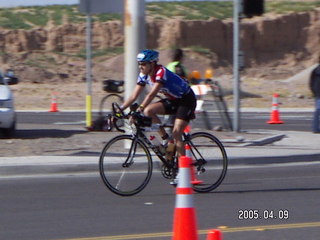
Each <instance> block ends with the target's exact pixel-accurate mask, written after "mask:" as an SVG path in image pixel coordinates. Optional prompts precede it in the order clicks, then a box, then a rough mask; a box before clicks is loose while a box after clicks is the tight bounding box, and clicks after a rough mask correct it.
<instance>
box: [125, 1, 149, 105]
mask: <svg viewBox="0 0 320 240" xmlns="http://www.w3.org/2000/svg"><path fill="white" fill-rule="evenodd" d="M124 11H125V12H124V25H125V29H124V30H125V44H124V45H125V61H124V64H125V69H124V79H125V98H126V99H127V98H128V97H129V96H130V95H131V93H132V91H133V89H134V88H135V86H136V81H137V77H138V74H139V71H138V64H137V54H138V53H139V52H140V51H141V50H142V49H143V48H145V42H146V33H145V0H125V10H124Z"/></svg>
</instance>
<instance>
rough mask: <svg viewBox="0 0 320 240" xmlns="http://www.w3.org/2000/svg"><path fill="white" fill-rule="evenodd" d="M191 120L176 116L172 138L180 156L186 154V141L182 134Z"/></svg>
mask: <svg viewBox="0 0 320 240" xmlns="http://www.w3.org/2000/svg"><path fill="white" fill-rule="evenodd" d="M188 124H189V121H186V120H183V119H180V118H176V120H175V121H174V126H173V130H172V138H173V139H174V141H175V144H176V151H177V153H178V157H180V156H184V155H185V149H184V143H183V141H182V134H183V131H184V129H185V128H186V127H187V126H188Z"/></svg>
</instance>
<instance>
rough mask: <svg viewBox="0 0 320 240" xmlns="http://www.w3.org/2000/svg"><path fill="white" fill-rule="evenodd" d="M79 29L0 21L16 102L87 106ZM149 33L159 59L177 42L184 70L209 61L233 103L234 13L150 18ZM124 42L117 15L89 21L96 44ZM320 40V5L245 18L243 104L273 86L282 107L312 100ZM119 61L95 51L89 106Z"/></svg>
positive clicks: (115, 74) (259, 100)
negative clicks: (21, 26) (229, 16)
mask: <svg viewBox="0 0 320 240" xmlns="http://www.w3.org/2000/svg"><path fill="white" fill-rule="evenodd" d="M84 33H85V26H84V25H83V24H77V25H75V24H65V25H63V26H49V27H46V28H35V29H32V30H28V31H24V30H5V29H0V40H1V41H0V50H1V51H2V53H3V54H1V56H0V64H1V68H2V69H3V70H5V69H7V68H12V69H14V70H15V72H16V74H17V76H18V77H19V78H20V80H21V82H20V84H18V85H16V86H12V88H13V90H14V92H15V97H16V108H17V109H19V110H22V109H44V110H45V109H49V107H50V101H51V96H52V94H56V95H57V97H58V104H59V108H60V109H62V110H64V109H74V108H76V109H84V105H85V94H86V83H85V60H84V59H83V58H80V57H79V56H78V53H79V51H81V50H83V49H84V46H85V37H84V36H85V35H84ZM147 38H148V44H147V47H148V48H155V49H158V50H160V52H161V58H160V63H162V64H164V65H165V64H167V63H168V62H169V61H170V50H169V49H170V48H172V47H173V46H177V47H181V48H183V49H184V50H185V53H186V58H185V62H184V63H185V65H186V67H187V69H188V70H189V71H192V70H198V71H200V73H202V74H203V73H204V72H205V70H206V69H213V71H214V78H215V79H217V80H219V82H220V83H221V85H222V86H223V87H224V89H225V93H226V99H227V101H228V103H229V105H230V106H231V105H232V96H231V95H230V94H231V93H232V90H231V89H232V21H230V20H223V21H221V20H217V19H210V20H207V21H186V20H177V19H173V20H166V21H165V22H164V21H163V20H148V23H147ZM123 43H124V36H123V31H122V26H121V22H119V21H109V22H105V23H95V24H94V26H93V49H94V50H96V51H99V50H101V51H102V50H104V49H118V48H121V47H122V46H123ZM319 43H320V10H319V9H315V10H314V11H312V12H305V13H292V14H287V15H282V16H278V15H272V14H268V15H267V14H266V15H264V16H263V17H256V18H252V19H246V20H243V21H242V24H241V49H242V51H243V52H244V53H245V61H244V62H245V66H246V68H245V70H244V71H243V72H242V73H241V81H242V82H241V87H242V91H243V95H242V96H243V97H244V98H243V100H242V106H243V107H265V108H270V107H271V97H272V94H273V93H274V92H277V93H280V97H281V102H282V107H313V100H312V98H311V94H310V92H309V90H308V86H307V81H308V75H309V72H310V70H311V68H310V67H312V66H313V65H314V64H315V63H316V62H317V58H318V54H319V52H320V47H319V46H320V44H319ZM123 66H124V61H123V54H121V53H117V52H116V53H112V54H110V53H109V54H105V55H103V56H100V57H95V58H94V59H93V79H94V83H93V107H94V108H97V106H98V103H99V99H100V98H101V97H102V96H103V95H104V94H105V92H103V91H102V80H103V79H106V78H111V79H123ZM308 68H310V69H309V70H308ZM306 69H307V70H306Z"/></svg>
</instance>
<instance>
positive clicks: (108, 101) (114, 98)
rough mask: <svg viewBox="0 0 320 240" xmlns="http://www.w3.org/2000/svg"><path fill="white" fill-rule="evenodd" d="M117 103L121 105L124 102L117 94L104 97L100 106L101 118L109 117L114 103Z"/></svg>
mask: <svg viewBox="0 0 320 240" xmlns="http://www.w3.org/2000/svg"><path fill="white" fill-rule="evenodd" d="M113 102H116V103H118V104H119V105H120V104H121V103H122V102H123V97H122V96H121V95H119V94H116V93H111V94H108V95H106V96H104V97H103V98H102V99H101V101H100V105H99V114H100V116H107V115H108V114H109V113H112V103H113Z"/></svg>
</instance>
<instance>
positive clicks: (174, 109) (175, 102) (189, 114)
mask: <svg viewBox="0 0 320 240" xmlns="http://www.w3.org/2000/svg"><path fill="white" fill-rule="evenodd" d="M160 102H162V104H163V105H164V109H165V114H175V115H176V118H178V119H182V120H185V121H190V120H192V119H195V117H196V116H195V114H194V111H195V109H196V106H197V99H196V96H195V95H194V92H193V91H192V89H190V91H189V92H188V93H187V94H185V95H183V96H182V97H181V98H177V99H168V98H165V99H162V100H160Z"/></svg>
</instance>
